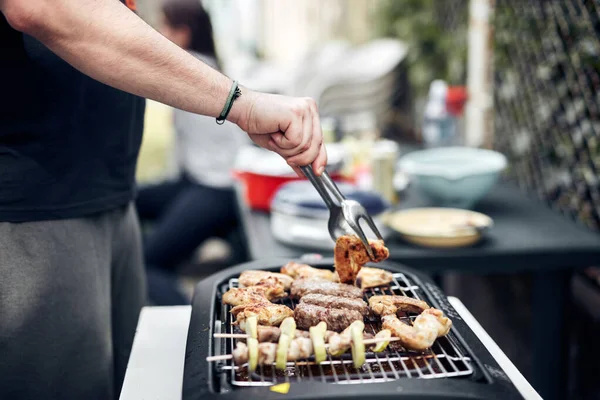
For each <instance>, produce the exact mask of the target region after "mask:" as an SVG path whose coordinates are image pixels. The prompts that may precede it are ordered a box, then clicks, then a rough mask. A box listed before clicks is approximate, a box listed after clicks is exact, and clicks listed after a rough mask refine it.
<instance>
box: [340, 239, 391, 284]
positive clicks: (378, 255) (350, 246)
mask: <svg viewBox="0 0 600 400" xmlns="http://www.w3.org/2000/svg"><path fill="white" fill-rule="evenodd" d="M369 244H370V246H371V249H372V250H373V254H374V256H375V259H374V260H371V259H370V258H369V254H368V253H367V249H365V246H364V245H363V243H362V242H361V241H360V239H359V238H358V236H350V235H344V236H340V237H339V238H338V239H337V241H336V242H335V249H334V264H335V271H336V272H337V273H338V275H339V278H340V282H342V283H350V284H353V283H354V281H355V280H356V276H357V275H358V272H359V271H360V269H361V268H362V267H363V265H365V264H366V263H368V262H370V261H372V262H380V261H383V260H385V259H386V258H388V257H389V256H390V252H389V250H388V249H387V247H385V245H384V244H383V241H382V240H371V241H369Z"/></svg>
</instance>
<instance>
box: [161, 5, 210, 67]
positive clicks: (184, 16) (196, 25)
mask: <svg viewBox="0 0 600 400" xmlns="http://www.w3.org/2000/svg"><path fill="white" fill-rule="evenodd" d="M162 11H163V13H164V15H165V18H166V19H167V22H168V23H169V25H171V26H173V27H179V28H181V27H184V26H185V27H187V28H188V29H189V30H190V36H191V38H190V39H191V40H190V48H189V49H186V50H192V51H195V52H197V53H200V54H204V55H207V56H211V57H213V58H215V59H217V52H216V51H215V42H214V39H213V31H212V24H211V22H210V17H209V15H208V13H207V12H206V11H205V10H204V8H203V7H202V4H201V3H200V0H166V1H165V2H164V3H163V6H162Z"/></svg>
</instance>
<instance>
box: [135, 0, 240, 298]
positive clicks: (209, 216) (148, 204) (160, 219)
mask: <svg viewBox="0 0 600 400" xmlns="http://www.w3.org/2000/svg"><path fill="white" fill-rule="evenodd" d="M159 31H160V32H161V33H162V34H163V35H164V36H165V37H166V38H167V39H169V40H171V41H172V42H173V43H175V44H176V45H178V46H179V47H181V48H182V49H185V50H187V51H188V52H189V53H190V54H192V55H193V56H194V57H196V58H198V59H199V60H201V61H203V62H204V63H206V64H207V65H210V66H211V67H213V68H215V69H219V62H218V59H217V55H216V51H215V44H214V40H213V31H212V25H211V21H210V17H209V15H208V13H207V12H206V11H205V10H204V8H203V7H202V4H201V3H200V1H198V0H167V1H166V2H164V3H163V5H162V21H161V26H160V28H159ZM173 121H174V127H175V134H176V138H175V159H176V163H177V166H178V169H179V172H180V174H179V177H178V179H177V180H175V181H168V182H164V183H160V184H157V185H153V186H146V187H141V188H140V190H139V194H138V197H137V200H136V206H137V210H138V213H139V216H140V219H141V220H142V221H145V220H149V221H152V222H153V224H152V227H151V230H150V233H149V234H147V235H145V236H144V240H143V245H144V260H145V262H146V268H147V276H148V293H149V298H150V301H151V302H152V304H156V305H178V304H187V303H189V301H188V299H186V297H185V296H184V294H183V293H182V292H181V291H180V289H179V287H178V284H177V275H176V273H175V269H176V267H177V266H178V265H180V263H181V262H182V261H183V260H185V259H187V258H189V257H190V256H191V255H192V254H193V252H194V250H195V249H196V248H197V247H198V246H199V245H200V244H202V243H203V242H204V241H205V240H206V239H209V238H211V237H222V238H227V237H228V236H229V235H230V234H231V233H232V232H233V231H234V229H236V228H237V222H238V221H237V212H236V203H235V202H236V199H235V193H234V191H233V188H232V183H233V181H232V176H231V170H232V167H233V164H234V160H235V156H236V154H237V151H238V149H239V148H240V146H241V145H243V144H244V143H247V142H249V140H247V136H245V135H242V134H241V132H240V130H239V128H238V127H236V126H235V125H234V124H232V123H229V122H225V123H224V124H223V125H217V124H215V120H214V118H210V117H206V116H202V115H198V114H194V113H190V112H187V111H182V110H177V109H176V110H174V115H173Z"/></svg>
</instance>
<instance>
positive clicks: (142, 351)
mask: <svg viewBox="0 0 600 400" xmlns="http://www.w3.org/2000/svg"><path fill="white" fill-rule="evenodd" d="M448 301H449V302H450V304H452V306H453V307H454V308H455V309H456V311H457V312H458V313H459V314H460V316H461V318H462V319H463V320H464V321H465V323H466V324H467V325H468V326H469V328H471V329H472V330H473V332H475V334H476V335H477V336H478V337H479V339H480V340H481V342H482V343H483V344H484V345H485V346H486V347H487V349H488V351H489V352H490V353H491V354H492V356H494V358H495V359H496V361H497V362H498V364H499V365H500V366H501V367H502V369H503V370H504V372H505V373H506V375H507V376H508V377H509V378H510V380H511V381H512V382H513V383H514V385H515V386H516V388H517V389H518V390H519V392H520V393H521V394H522V395H523V397H524V398H525V399H527V400H541V397H540V396H539V395H538V394H537V393H536V391H535V390H534V389H533V387H531V385H530V384H529V382H527V380H526V379H525V378H524V377H523V375H521V373H520V372H519V370H518V369H517V368H516V367H515V366H514V364H513V363H512V362H511V361H510V360H509V359H508V357H506V355H505V354H504V353H503V352H502V350H500V348H499V347H498V345H497V344H496V343H495V342H494V341H493V340H492V338H491V337H490V336H489V335H488V334H487V332H485V330H484V329H483V328H482V327H481V325H479V324H478V323H477V321H476V320H475V318H473V316H472V315H471V313H470V312H469V311H468V310H467V309H466V307H465V306H464V305H463V304H462V302H461V301H460V300H459V299H457V298H455V297H448ZM191 313H192V307H191V306H175V307H144V309H142V312H141V314H140V319H139V321H138V327H137V331H136V336H135V340H134V342H133V348H132V350H131V357H130V358H129V364H128V366H127V372H126V374H125V381H124V382H123V389H122V390H121V396H120V399H121V400H140V399H144V400H178V399H181V389H182V381H183V366H184V356H185V346H186V338H187V331H188V326H189V322H190V316H191Z"/></svg>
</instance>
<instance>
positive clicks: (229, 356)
mask: <svg viewBox="0 0 600 400" xmlns="http://www.w3.org/2000/svg"><path fill="white" fill-rule="evenodd" d="M216 335H237V336H235V337H239V336H243V337H249V335H245V334H243V333H215V336H216ZM219 337H221V336H219ZM398 340H400V338H397V337H391V338H387V339H386V338H373V339H365V340H364V343H365V344H374V343H379V342H386V341H389V342H395V341H398ZM325 347H326V348H327V347H329V345H328V344H325ZM232 358H233V355H232V354H223V355H221V356H209V357H206V361H208V362H212V361H224V360H231V359H232Z"/></svg>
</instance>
